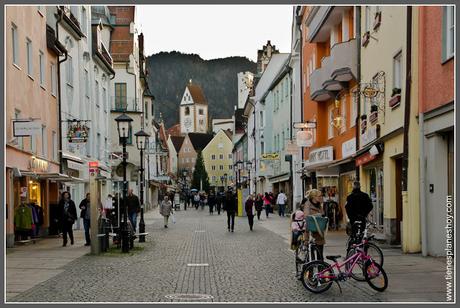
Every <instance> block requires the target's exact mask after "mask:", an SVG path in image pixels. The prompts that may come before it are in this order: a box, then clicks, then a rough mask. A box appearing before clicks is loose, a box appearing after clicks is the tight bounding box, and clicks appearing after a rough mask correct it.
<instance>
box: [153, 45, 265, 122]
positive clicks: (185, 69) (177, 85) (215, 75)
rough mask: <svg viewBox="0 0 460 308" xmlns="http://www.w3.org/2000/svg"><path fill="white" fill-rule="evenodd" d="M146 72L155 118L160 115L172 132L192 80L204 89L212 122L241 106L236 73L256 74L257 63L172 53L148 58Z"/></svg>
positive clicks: (226, 116)
mask: <svg viewBox="0 0 460 308" xmlns="http://www.w3.org/2000/svg"><path fill="white" fill-rule="evenodd" d="M146 69H147V70H148V72H149V75H148V82H149V87H150V91H151V92H152V94H153V95H154V96H155V114H156V118H157V119H158V116H159V113H160V112H161V113H162V114H163V120H164V121H165V124H166V127H167V128H169V127H171V126H172V125H174V124H176V123H179V104H180V101H181V98H182V95H183V93H184V90H185V86H186V84H187V82H188V81H189V80H190V79H192V80H193V83H197V84H199V85H200V86H201V88H202V89H203V91H204V95H205V97H206V99H207V101H208V104H209V113H210V117H211V118H229V117H231V116H232V114H233V112H234V106H235V105H236V104H237V103H238V81H237V73H239V72H245V71H250V72H252V73H255V71H256V63H254V62H252V61H251V60H249V59H248V58H245V57H229V58H222V59H213V60H203V59H201V58H200V56H198V55H195V54H183V53H180V52H175V51H173V52H160V53H158V54H154V55H152V56H149V57H147V61H146ZM210 120H211V119H210Z"/></svg>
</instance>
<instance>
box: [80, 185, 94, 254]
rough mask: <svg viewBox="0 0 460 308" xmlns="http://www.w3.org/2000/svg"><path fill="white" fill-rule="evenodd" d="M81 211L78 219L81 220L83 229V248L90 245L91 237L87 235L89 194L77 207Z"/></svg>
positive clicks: (89, 212)
mask: <svg viewBox="0 0 460 308" xmlns="http://www.w3.org/2000/svg"><path fill="white" fill-rule="evenodd" d="M78 207H79V208H80V210H81V212H80V218H82V219H83V227H84V228H85V240H86V243H85V246H89V245H91V237H90V234H89V229H90V227H91V208H90V194H89V193H87V194H86V198H85V199H83V200H82V201H81V202H80V205H79V206H78Z"/></svg>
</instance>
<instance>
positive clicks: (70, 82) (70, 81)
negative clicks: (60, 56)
mask: <svg viewBox="0 0 460 308" xmlns="http://www.w3.org/2000/svg"><path fill="white" fill-rule="evenodd" d="M66 62H67V66H66V71H67V84H68V85H69V86H73V63H72V57H71V56H67V61H66Z"/></svg>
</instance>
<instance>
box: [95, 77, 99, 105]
mask: <svg viewBox="0 0 460 308" xmlns="http://www.w3.org/2000/svg"><path fill="white" fill-rule="evenodd" d="M95 89H96V91H95V95H96V106H97V107H99V81H97V80H96V86H95Z"/></svg>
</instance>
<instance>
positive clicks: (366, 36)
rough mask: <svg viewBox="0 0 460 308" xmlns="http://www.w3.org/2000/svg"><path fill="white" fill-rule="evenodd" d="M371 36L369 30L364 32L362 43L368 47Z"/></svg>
mask: <svg viewBox="0 0 460 308" xmlns="http://www.w3.org/2000/svg"><path fill="white" fill-rule="evenodd" d="M370 38H371V33H370V32H369V31H367V32H365V33H364V34H363V39H362V45H363V47H366V46H367V44H369V39H370Z"/></svg>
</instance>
